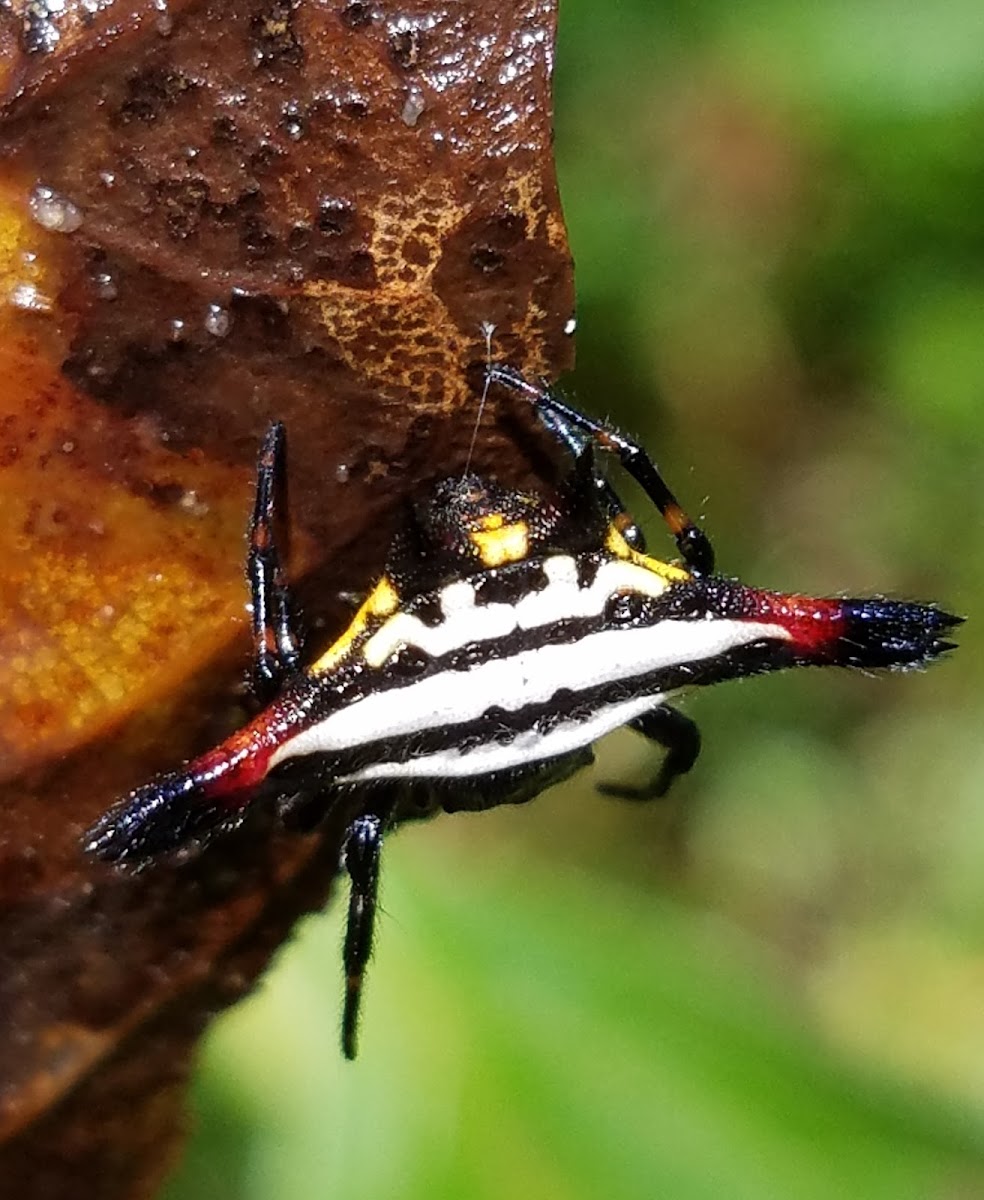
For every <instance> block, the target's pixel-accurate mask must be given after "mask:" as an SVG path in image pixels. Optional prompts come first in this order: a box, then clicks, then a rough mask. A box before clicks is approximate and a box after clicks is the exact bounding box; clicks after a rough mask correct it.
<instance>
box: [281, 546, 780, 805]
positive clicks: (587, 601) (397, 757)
mask: <svg viewBox="0 0 984 1200" xmlns="http://www.w3.org/2000/svg"><path fill="white" fill-rule="evenodd" d="M583 567H584V564H579V563H578V561H577V560H576V559H575V558H573V557H571V556H566V555H558V556H556V557H552V558H549V559H546V560H544V561H542V562H541V563H536V564H534V563H529V562H527V563H524V564H523V568H524V570H525V572H526V575H525V578H527V579H528V578H530V570H531V569H535V570H536V571H537V572H538V580H537V586H536V587H535V588H526V589H525V590H523V591H522V592H521V594H518V595H517V596H516V597H515V598H514V599H512V600H511V602H510V601H504V600H494V601H491V602H485V601H484V600H483V596H485V595H487V594H493V595H495V594H503V592H508V587H499V588H497V589H489V588H488V587H487V584H488V582H489V580H488V578H486V577H483V576H477V577H475V578H472V579H468V580H459V581H456V582H454V583H452V584H450V585H448V586H447V587H445V588H444V589H443V590H442V591H441V592H440V593H438V595H437V596H436V597H433V598H432V599H431V601H430V602H429V611H430V613H431V619H430V620H425V619H423V617H422V616H421V615H418V614H417V613H416V612H414V611H413V609H412V608H409V609H402V610H401V611H399V612H397V613H395V614H394V615H393V616H392V617H390V618H389V619H388V620H387V621H385V622H384V623H383V625H382V626H381V627H380V628H379V629H377V630H376V631H375V632H374V633H373V634H372V635H371V636H369V637H368V638H367V639H366V640H365V642H364V643H363V644H362V646H361V647H360V650H359V653H360V655H361V660H362V667H363V669H369V670H372V671H373V672H374V673H375V675H374V680H373V686H372V687H371V688H369V689H367V690H366V692H365V694H364V695H363V696H362V697H361V698H359V699H357V700H354V701H353V702H351V703H349V704H346V705H344V706H340V707H338V708H336V709H335V710H334V711H329V712H326V713H324V715H322V716H321V717H320V718H319V719H314V720H312V721H311V722H310V723H309V724H308V725H307V726H306V727H305V728H303V729H301V730H300V731H299V732H298V733H297V734H296V735H295V736H293V737H292V738H290V739H289V740H288V741H286V742H285V743H284V745H283V746H281V747H280V748H279V749H278V751H277V753H276V755H275V756H274V758H273V760H272V762H271V767H275V766H278V765H280V764H282V763H285V762H288V761H291V760H295V759H298V758H302V757H305V756H308V755H314V754H316V755H326V756H328V759H329V764H330V766H329V769H330V770H331V772H332V774H333V776H334V778H335V779H336V780H337V781H338V782H340V783H343V782H344V783H355V782H363V781H370V780H382V779H426V778H455V777H474V776H481V775H486V774H490V773H494V772H500V771H507V770H511V769H513V768H516V767H521V766H524V765H527V764H530V763H534V762H537V761H540V760H543V759H548V758H555V757H559V756H562V755H565V754H568V753H570V752H572V751H576V750H578V749H580V748H582V747H585V746H588V745H590V744H591V743H592V742H594V741H596V740H597V739H598V738H600V737H602V736H603V735H604V734H606V733H609V732H610V731H611V730H613V729H617V728H618V727H619V726H621V725H624V724H626V723H627V722H629V721H631V720H633V719H634V718H635V717H637V716H640V715H641V714H642V713H643V712H645V711H647V710H648V709H650V708H652V707H654V706H655V705H656V704H658V703H659V702H660V701H661V699H662V698H663V694H664V691H665V690H666V686H665V685H666V684H667V682H670V681H672V686H679V685H680V682H682V681H684V682H685V679H681V675H680V670H679V668H680V667H681V666H684V667H686V666H687V665H688V664H691V663H693V662H695V661H700V660H701V659H705V658H709V657H713V656H715V655H719V654H721V653H726V652H728V651H730V650H732V649H734V648H735V647H737V646H741V645H744V644H746V643H748V642H751V641H754V640H757V639H760V638H762V637H763V636H769V634H770V633H771V634H772V635H773V636H778V637H784V636H785V635H784V633H783V631H782V630H781V629H779V628H778V627H775V628H774V629H773V628H771V627H763V626H762V625H758V626H754V627H753V626H750V625H749V624H748V623H747V622H743V621H739V620H734V621H732V620H722V619H717V620H715V621H706V620H703V619H700V618H698V619H691V620H681V619H679V618H678V617H671V616H669V615H667V614H666V613H665V612H662V613H661V605H660V599H661V597H663V596H664V595H665V594H666V593H667V591H668V590H669V587H670V585H669V583H668V581H667V579H666V578H664V577H663V576H661V575H660V574H658V573H656V572H655V571H652V570H649V569H647V568H646V567H645V566H641V565H639V564H636V563H633V562H628V561H625V560H623V559H606V560H604V561H602V562H600V563H596V564H593V565H592V569H591V571H590V572H585V571H584V569H583ZM490 574H491V573H490ZM586 576H589V577H590V578H589V579H586ZM496 579H497V581H498V582H500V583H502V582H503V573H500V574H499V576H497V577H496ZM505 582H506V583H507V584H508V577H505ZM626 601H640V603H637V604H632V603H628V604H627V605H626V603H625V602H626ZM332 760H333V761H332Z"/></svg>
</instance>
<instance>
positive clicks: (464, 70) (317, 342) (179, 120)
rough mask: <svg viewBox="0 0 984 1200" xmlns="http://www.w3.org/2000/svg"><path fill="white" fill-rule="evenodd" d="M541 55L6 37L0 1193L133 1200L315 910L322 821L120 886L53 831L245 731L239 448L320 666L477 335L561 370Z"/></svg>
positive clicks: (265, 831)
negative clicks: (321, 652) (216, 1031)
mask: <svg viewBox="0 0 984 1200" xmlns="http://www.w3.org/2000/svg"><path fill="white" fill-rule="evenodd" d="M552 41H553V11H552V5H551V4H549V3H546V2H542V3H536V2H533V0H530V2H527V3H522V2H515V3H507V4H502V5H496V6H491V5H482V4H479V3H475V4H462V5H456V6H453V7H452V8H445V7H441V6H433V7H431V6H428V5H426V4H419V3H418V4H410V5H401V6H400V8H399V10H398V11H397V10H396V9H393V10H389V9H388V8H387V6H385V5H381V6H378V5H377V6H370V5H366V4H361V3H334V4H318V3H313V2H311V0H301V2H299V3H283V2H280V0H278V2H275V3H268V2H265V3H252V4H240V5H237V6H235V7H233V6H229V5H223V4H220V3H205V4H193V3H190V4H172V5H170V6H169V7H168V8H166V9H165V8H162V7H160V6H159V5H155V4H149V5H138V4H114V3H107V4H105V5H102V6H100V7H99V9H98V11H96V12H92V6H87V5H82V4H68V5H66V6H65V7H64V8H62V9H60V10H58V11H55V10H54V9H53V8H49V7H48V6H45V5H43V4H37V3H35V2H34V0H30V2H29V3H27V4H13V5H10V6H8V7H7V8H5V9H4V10H3V12H2V13H0V55H2V62H0V87H3V88H4V89H5V99H6V107H5V110H4V121H3V126H2V130H0V136H2V146H3V160H4V167H3V179H2V181H0V289H2V292H3V295H4V297H5V298H6V305H5V306H4V308H3V309H2V311H0V364H2V366H0V370H2V375H3V379H4V387H3V389H2V395H0V498H2V503H0V547H2V553H3V562H4V567H3V571H2V572H0V597H2V606H0V715H2V719H0V784H2V788H3V793H2V801H0V902H2V910H0V1136H2V1137H3V1138H4V1139H5V1140H4V1141H3V1144H2V1146H0V1177H2V1178H3V1179H4V1180H5V1181H8V1182H11V1181H16V1182H17V1185H18V1187H17V1191H18V1195H20V1196H45V1197H46V1198H52V1197H59V1196H63V1195H64V1196H69V1195H71V1196H75V1195H78V1194H79V1188H80V1186H81V1181H83V1180H84V1183H85V1192H86V1194H87V1195H91V1196H99V1197H104V1196H105V1197H113V1196H134V1195H148V1194H151V1193H152V1191H153V1189H154V1187H155V1186H156V1183H157V1181H158V1180H159V1179H160V1177H161V1176H162V1174H163V1173H164V1172H165V1171H166V1170H167V1167H168V1165H169V1163H170V1162H171V1160H172V1158H173V1156H174V1154H175V1153H177V1150H178V1147H179V1145H180V1134H181V1128H182V1121H183V1118H182V1111H183V1100H182V1096H183V1085H184V1081H185V1077H186V1074H187V1071H188V1068H189V1062H190V1059H191V1056H192V1052H193V1049H194V1045H195V1042H196V1039H197V1037H198V1035H199V1033H200V1031H201V1029H202V1028H203V1027H204V1025H205V1023H206V1022H207V1020H208V1018H209V1016H210V1015H211V1014H212V1013H213V1012H215V1011H217V1010H218V1009H220V1008H222V1007H223V1006H224V1005H226V1004H228V1003H230V1002H231V1001H232V1000H234V999H235V998H236V997H237V996H238V995H240V994H241V993H242V992H243V991H244V990H246V989H247V988H248V987H249V985H250V983H251V981H252V980H253V979H254V978H255V976H256V974H257V973H258V972H259V971H260V970H261V968H262V967H263V965H264V963H265V961H266V959H267V958H268V956H269V954H270V953H271V952H272V951H273V949H274V948H275V947H276V945H277V944H278V943H279V941H280V940H282V938H283V937H284V936H285V935H286V933H287V932H288V930H289V929H290V926H291V924H292V923H293V921H294V920H295V919H296V917H297V916H298V915H299V914H300V913H302V912H304V911H306V910H308V909H310V908H312V907H317V906H318V905H319V904H321V903H322V902H323V900H324V897H325V894H326V892H327V890H328V889H329V886H330V882H331V879H332V876H333V874H334V872H335V870H336V866H337V859H338V839H339V836H340V832H341V820H342V818H341V815H339V816H338V817H337V818H336V819H335V821H333V822H332V821H329V823H328V826H327V827H326V828H325V829H324V830H322V831H321V832H320V833H319V834H317V835H315V836H312V837H308V838H305V839H302V838H298V837H290V836H288V835H286V834H282V833H279V832H276V831H272V830H271V829H270V828H269V827H268V822H267V821H266V819H265V818H263V817H259V818H257V819H256V820H255V821H253V822H252V823H251V824H250V826H249V827H247V828H244V829H243V830H241V831H239V833H238V834H237V835H235V836H233V837H230V838H229V839H228V840H227V842H226V843H225V844H224V845H223V846H222V847H216V848H215V849H213V850H211V851H210V852H209V853H208V854H206V855H203V856H201V857H199V858H198V859H191V860H189V861H187V862H185V863H182V864H175V865H173V866H169V867H166V868H164V869H159V870H153V871H148V872H145V873H144V874H141V875H137V876H132V875H131V876H125V875H119V874H115V873H114V872H112V871H110V870H107V869H104V868H102V867H97V866H94V865H92V864H90V863H88V862H87V861H85V860H84V859H83V858H82V856H81V854H80V851H79V844H78V838H79V834H80V832H81V830H82V829H83V828H84V827H85V826H86V825H87V824H88V823H89V822H90V821H91V820H92V819H93V818H94V817H95V816H96V815H97V814H98V813H99V812H101V811H102V810H103V809H104V808H105V807H107V806H108V804H109V803H110V802H111V801H112V800H113V799H114V798H115V797H116V796H118V795H119V794H120V793H122V792H124V791H126V790H127V789H128V788H129V787H131V786H133V785H135V784H136V783H138V782H140V781H142V780H143V779H145V778H146V777H147V776H148V775H150V774H151V773H152V772H153V771H155V770H157V769H159V768H161V767H163V766H165V765H172V764H174V763H175V762H177V761H179V760H180V759H181V758H182V757H185V756H187V755H190V754H192V753H194V752H195V751H196V750H198V749H201V748H202V747H203V746H205V745H206V744H209V743H211V742H213V741H214V740H216V739H217V738H219V737H220V736H222V735H223V734H224V733H225V732H227V731H228V730H229V729H231V728H233V727H234V726H235V725H236V723H237V722H239V721H241V720H242V719H243V715H244V712H245V708H244V705H245V697H244V695H243V688H242V679H243V674H244V668H245V664H246V655H247V653H248V647H247V645H246V640H245V628H244V615H245V614H244V608H243V604H244V599H245V593H244V586H243V581H242V556H243V549H244V546H243V536H242V533H243V525H244V520H245V515H246V512H247V509H248V505H249V495H250V486H251V479H252V471H253V460H254V456H255V451H256V447H257V444H258V442H259V439H260V436H261V434H262V432H263V429H264V428H265V426H266V424H267V422H269V421H270V420H271V419H274V418H279V419H282V420H284V421H286V423H287V427H288V432H289V436H290V443H291V446H290V457H291V509H292V517H293V520H294V523H295V526H296V528H295V532H296V534H297V535H298V536H297V537H296V538H295V550H296V551H297V553H296V554H295V560H296V561H295V563H294V573H295V575H303V579H302V584H301V586H302V599H303V603H304V608H305V614H306V619H307V624H308V627H309V629H310V630H311V631H312V638H313V640H314V641H315V642H317V640H318V638H319V636H327V634H329V633H330V632H331V630H332V629H333V628H334V627H337V625H338V623H339V622H341V621H343V620H344V619H345V616H346V608H345V605H344V603H343V602H342V601H340V600H339V599H338V593H339V591H341V590H356V591H358V590H359V589H361V588H362V587H363V586H364V585H365V584H366V582H367V581H368V579H369V577H370V576H371V574H372V572H373V571H375V570H377V569H378V567H379V565H380V563H381V561H382V556H383V554H384V552H385V545H386V541H387V538H388V533H389V530H390V529H391V528H392V525H393V523H394V521H395V519H396V512H397V509H398V507H399V505H400V503H401V502H402V501H403V499H404V498H405V497H406V496H408V495H410V494H413V493H414V492H416V491H417V489H418V488H419V487H420V486H422V484H423V483H424V482H425V481H426V480H428V479H429V478H432V477H434V476H438V475H443V474H447V473H449V472H451V471H453V470H454V469H457V468H460V466H461V464H462V462H463V459H464V457H465V454H466V451H467V446H468V442H469V441H470V438H471V429H472V420H473V416H474V412H475V399H474V393H473V391H472V389H471V387H470V386H469V383H468V368H469V366H472V367H473V366H474V364H476V363H478V362H480V361H481V360H482V359H483V357H484V354H485V343H484V335H483V333H482V323H483V322H490V323H493V324H495V325H496V327H497V329H496V333H495V341H494V347H495V353H496V355H497V356H498V357H502V358H508V359H509V360H510V361H511V362H514V363H516V364H517V365H520V366H522V367H524V368H525V369H527V370H529V371H532V372H540V371H543V372H545V373H547V374H549V375H556V374H557V373H558V372H559V371H560V370H561V369H563V367H565V366H566V365H568V362H569V356H570V344H569V339H568V338H567V337H566V336H565V333H564V328H565V325H566V323H567V321H568V319H569V317H570V314H571V308H572V282H571V274H570V261H569V255H568V251H567V247H566V241H565V235H564V229H563V222H562V218H561V215H560V212H559V206H558V200H557V195H556V185H555V181H554V176H553V165H552V159H551V155H550V105H549V68H550V61H551V54H552ZM521 415H522V414H520V416H521ZM513 438H514V431H513V430H511V429H509V428H506V427H505V426H503V425H501V424H499V425H497V424H495V423H494V422H491V421H490V422H488V423H487V428H485V429H483V435H482V437H481V439H480V440H479V446H478V452H477V463H478V465H479V466H482V465H483V464H484V465H485V466H486V467H488V466H489V465H490V464H491V463H493V462H494V463H496V464H497V466H498V467H499V468H500V472H501V473H503V474H505V475H507V476H509V475H511V474H512V475H522V474H524V473H526V472H528V471H529V469H530V468H529V466H528V463H527V461H526V458H525V457H524V455H523V454H522V453H521V452H519V451H518V450H517V447H516V445H515V442H514V440H513ZM321 629H324V630H325V634H324V635H320V634H319V631H320V630H321ZM333 1002H334V997H331V996H327V997H326V1002H325V1003H326V1014H327V1013H330V1012H331V1010H332V1004H333ZM326 1182H328V1181H326Z"/></svg>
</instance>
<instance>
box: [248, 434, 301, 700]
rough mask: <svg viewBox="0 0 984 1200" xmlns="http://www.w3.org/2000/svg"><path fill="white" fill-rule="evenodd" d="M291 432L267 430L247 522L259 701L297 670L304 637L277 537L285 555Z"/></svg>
mask: <svg viewBox="0 0 984 1200" xmlns="http://www.w3.org/2000/svg"><path fill="white" fill-rule="evenodd" d="M286 452H287V438H286V433H285V431H284V427H283V425H282V424H281V423H280V422H279V421H278V422H276V423H275V424H273V425H271V426H270V428H269V429H268V430H267V433H266V437H265V438H264V439H263V445H262V447H261V448H260V457H259V461H258V463H257V467H256V500H255V503H254V505H253V515H252V518H251V519H250V524H249V555H248V557H247V560H246V578H247V579H248V581H249V589H250V597H251V600H252V609H253V617H252V625H253V671H252V684H253V693H254V695H255V696H256V699H257V702H258V703H259V704H260V705H266V704H269V703H270V701H271V700H272V699H273V698H274V697H275V696H276V695H277V694H278V693H279V692H280V691H282V689H283V687H284V684H285V683H286V682H287V680H288V679H290V678H291V677H292V676H294V675H296V674H297V671H298V669H299V663H300V654H301V648H300V638H299V636H298V633H297V630H296V628H295V626H294V620H293V616H292V613H291V600H290V590H289V588H288V585H287V578H286V574H285V572H284V565H283V560H282V558H281V553H280V549H279V546H278V542H280V543H284V555H285V556H286V544H285V543H286V521H285V520H284V517H283V514H284V513H285V511H286V508H285V501H286V489H287V472H286Z"/></svg>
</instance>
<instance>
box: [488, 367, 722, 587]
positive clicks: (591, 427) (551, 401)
mask: <svg viewBox="0 0 984 1200" xmlns="http://www.w3.org/2000/svg"><path fill="white" fill-rule="evenodd" d="M488 378H489V380H490V381H491V382H492V383H499V384H501V385H503V386H504V387H507V388H510V389H511V390H512V391H514V392H518V393H519V394H520V395H522V396H525V397H526V398H527V399H528V400H530V401H531V402H532V403H533V405H534V407H535V408H536V410H537V413H538V414H539V416H540V419H541V420H542V421H543V423H544V424H545V425H546V427H547V428H548V429H549V430H550V431H551V432H552V433H553V434H554V435H555V436H556V437H558V439H559V440H560V441H561V442H563V444H564V445H565V446H567V447H568V448H569V449H575V448H576V447H577V446H578V445H579V444H580V445H581V446H583V444H584V443H585V442H586V441H590V442H592V443H593V444H594V445H596V446H598V447H600V448H601V449H602V450H607V451H609V452H610V453H612V454H615V455H617V457H618V459H619V462H621V464H622V466H623V467H624V468H625V470H626V471H628V473H629V474H630V475H631V476H632V478H633V479H635V481H636V482H637V483H638V484H639V485H640V486H641V487H642V489H643V490H644V491H645V493H646V495H647V496H648V497H649V498H650V500H652V502H653V504H655V505H656V507H657V508H658V509H659V511H660V513H661V514H662V517H663V520H664V521H665V522H666V525H667V527H668V528H669V531H670V533H671V534H672V535H673V537H674V538H675V540H676V544H677V546H678V548H679V550H680V553H681V555H682V556H683V560H684V562H685V563H686V564H687V566H688V568H689V569H690V570H691V571H692V572H693V573H694V574H695V575H709V574H711V572H713V570H714V551H713V549H712V548H711V543H710V540H709V539H708V537H707V534H705V533H704V531H703V530H702V529H701V528H700V527H699V526H698V525H696V524H695V523H694V522H693V521H692V520H691V519H690V517H688V516H687V514H686V513H685V512H684V510H683V508H682V507H681V506H680V502H679V501H678V500H677V498H676V496H674V494H673V492H672V491H670V488H669V485H668V484H667V483H666V480H665V479H664V478H663V476H662V475H661V474H660V471H659V468H658V467H657V466H656V464H655V463H654V462H653V460H652V459H651V458H650V457H649V455H648V454H647V453H646V451H645V450H644V449H643V447H642V446H640V445H639V444H638V443H637V442H634V441H632V440H631V439H630V438H627V437H626V436H625V434H623V433H620V432H619V431H618V430H617V429H613V428H612V427H611V426H610V425H606V424H605V423H604V422H603V421H598V420H595V419H594V418H593V417H588V416H586V415H585V414H584V413H581V412H578V411H577V409H576V408H571V407H570V406H569V405H567V404H565V403H564V402H563V401H562V400H560V399H559V398H558V397H557V396H555V395H554V394H553V392H552V391H550V389H549V388H548V387H546V386H545V385H543V384H540V385H537V384H533V383H530V382H529V380H527V379H524V378H523V376H522V375H520V373H519V372H518V371H515V370H514V369H513V368H512V367H507V366H504V365H503V364H501V363H493V364H492V365H491V366H489V368H488Z"/></svg>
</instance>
